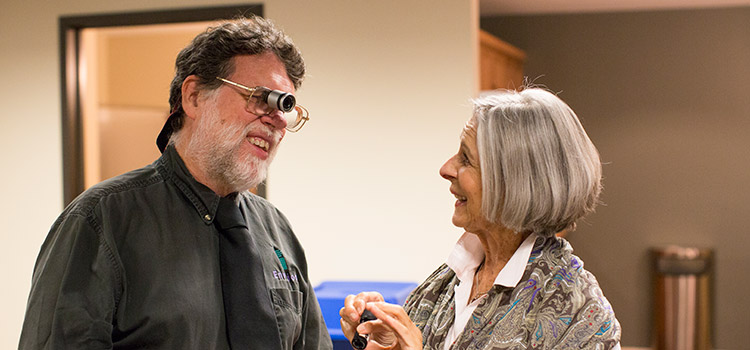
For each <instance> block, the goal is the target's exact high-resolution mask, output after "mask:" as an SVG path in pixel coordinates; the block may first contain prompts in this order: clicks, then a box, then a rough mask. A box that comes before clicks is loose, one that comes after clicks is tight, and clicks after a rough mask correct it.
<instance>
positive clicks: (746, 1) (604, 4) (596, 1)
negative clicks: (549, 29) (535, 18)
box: [479, 0, 750, 16]
mask: <svg viewBox="0 0 750 350" xmlns="http://www.w3.org/2000/svg"><path fill="white" fill-rule="evenodd" d="M734 6H750V0H627V1H613V0H479V12H480V15H481V16H499V15H526V14H543V13H577V12H615V11H650V10H675V9H694V8H713V7H734Z"/></svg>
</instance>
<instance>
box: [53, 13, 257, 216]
mask: <svg viewBox="0 0 750 350" xmlns="http://www.w3.org/2000/svg"><path fill="white" fill-rule="evenodd" d="M243 15H256V16H263V5H262V4H251V5H242V6H239V5H233V6H219V7H216V6H213V7H202V8H187V9H185V8H183V9H170V10H156V11H143V12H123V13H109V14H92V15H76V16H61V17H60V18H59V21H58V23H59V40H60V77H61V82H60V83H61V84H60V91H61V100H60V101H61V111H62V153H63V154H62V156H63V201H64V203H63V205H65V206H67V205H68V204H69V203H70V202H71V201H73V199H75V197H76V196H78V195H79V194H81V192H83V191H84V189H85V188H84V187H85V186H84V176H83V174H84V172H83V169H84V164H83V128H82V125H83V123H82V120H81V95H80V87H81V84H80V81H79V79H78V78H79V71H78V68H79V60H80V56H79V52H80V45H81V42H80V33H81V30H83V29H85V28H103V27H116V26H134V25H149V24H167V23H183V22H204V21H216V20H222V19H233V18H236V17H238V16H243ZM154 140H156V135H154ZM154 147H155V146H154ZM257 192H258V194H259V195H261V196H263V197H265V195H266V188H265V182H263V183H262V184H261V185H259V186H258V191H257Z"/></svg>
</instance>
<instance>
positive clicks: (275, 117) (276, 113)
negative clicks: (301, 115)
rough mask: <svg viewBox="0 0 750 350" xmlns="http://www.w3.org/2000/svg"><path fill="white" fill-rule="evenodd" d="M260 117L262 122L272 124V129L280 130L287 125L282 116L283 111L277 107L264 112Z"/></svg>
mask: <svg viewBox="0 0 750 350" xmlns="http://www.w3.org/2000/svg"><path fill="white" fill-rule="evenodd" d="M260 118H261V121H263V123H264V124H266V125H269V126H272V127H273V128H274V129H279V130H281V129H284V128H286V125H287V121H286V118H284V112H282V111H280V110H278V109H274V110H272V111H271V112H269V113H266V114H264V115H263V116H261V117H260Z"/></svg>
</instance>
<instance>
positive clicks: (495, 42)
mask: <svg viewBox="0 0 750 350" xmlns="http://www.w3.org/2000/svg"><path fill="white" fill-rule="evenodd" d="M525 60H526V53H525V52H523V51H522V50H521V49H519V48H517V47H515V46H513V45H511V44H509V43H506V42H505V41H502V40H500V39H498V38H497V37H495V36H494V35H492V34H490V33H487V32H485V31H483V30H479V90H480V91H486V90H495V89H518V88H519V87H521V85H522V84H523V63H524V61H525Z"/></svg>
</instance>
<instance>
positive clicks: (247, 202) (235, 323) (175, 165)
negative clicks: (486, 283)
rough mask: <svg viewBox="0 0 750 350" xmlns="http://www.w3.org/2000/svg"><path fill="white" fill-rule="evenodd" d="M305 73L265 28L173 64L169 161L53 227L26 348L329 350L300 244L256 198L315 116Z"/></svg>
mask: <svg viewBox="0 0 750 350" xmlns="http://www.w3.org/2000/svg"><path fill="white" fill-rule="evenodd" d="M304 73H305V65H304V62H303V60H302V56H301V55H300V52H299V50H298V49H297V48H296V47H295V46H294V44H293V43H292V41H291V40H290V39H289V37H287V36H286V35H285V34H284V33H283V32H281V31H280V30H279V29H277V28H276V27H275V26H274V25H273V24H272V23H271V22H270V21H267V20H264V19H262V18H252V19H249V20H246V19H245V20H238V21H235V22H227V23H223V24H220V25H218V26H217V27H213V28H209V29H208V30H207V31H206V32H204V33H202V34H200V35H198V36H197V37H196V38H195V39H193V41H192V42H191V43H190V44H189V45H188V46H187V47H186V48H185V49H183V50H182V51H181V52H180V54H179V55H178V57H177V60H176V74H175V77H174V79H173V81H172V85H171V90H170V99H169V100H170V101H169V102H170V107H171V110H172V113H171V115H170V116H169V118H168V120H167V122H166V124H165V125H164V128H163V130H162V131H161V133H160V134H159V137H158V138H157V145H158V146H159V149H160V150H161V151H162V156H161V157H160V158H159V159H158V160H156V161H155V162H154V163H153V164H151V165H149V166H146V167H144V168H142V169H138V170H135V171H132V172H129V173H126V174H123V175H120V176H118V177H115V178H112V179H109V180H107V181H104V182H102V183H100V184H98V185H96V186H94V187H92V188H90V189H89V190H87V191H86V192H84V193H83V194H82V195H80V196H79V197H78V198H76V199H75V200H74V201H73V202H72V203H71V204H70V205H69V206H68V207H67V208H66V209H65V211H64V212H63V213H62V214H61V215H60V217H59V218H58V219H57V221H56V222H55V223H54V225H53V226H52V229H51V231H50V233H49V235H48V237H47V239H46V241H45V242H44V244H43V246H42V249H41V253H40V254H39V257H38V259H37V262H36V266H35V269H34V276H33V281H32V287H31V293H30V296H29V301H28V306H27V311H26V318H25V320H24V325H23V331H22V334H21V341H20V345H19V348H21V349H42V348H43V349H60V348H74V349H84V348H85V349H94V348H95V349H112V348H113V349H126V348H127V349H135V348H138V349H140V348H149V349H201V350H202V349H230V348H231V349H326V348H331V340H330V338H329V336H328V332H327V330H326V327H325V324H324V322H323V317H322V316H321V312H320V307H319V305H318V302H317V300H316V298H315V295H314V293H313V289H312V286H310V284H309V280H308V276H307V264H306V261H305V255H304V251H303V250H302V247H301V246H300V244H299V242H298V240H297V238H296V237H295V235H294V233H293V232H292V229H291V227H290V225H289V223H288V222H287V220H286V218H285V217H284V216H283V215H282V214H281V213H280V212H279V211H278V210H277V209H276V208H275V207H273V206H272V205H271V204H270V203H268V202H267V201H265V200H264V199H263V198H260V197H258V196H256V195H253V194H252V193H250V192H249V191H248V189H249V188H252V187H254V186H256V185H258V184H259V183H260V182H261V181H262V180H263V179H264V178H265V176H266V170H267V168H268V165H269V163H270V162H271V160H272V159H273V156H274V154H275V153H276V150H277V149H278V146H279V142H280V141H281V139H282V138H283V137H284V135H285V132H286V130H287V129H288V130H291V131H297V130H299V128H300V127H301V126H302V124H303V123H304V122H305V121H306V120H307V111H306V110H305V109H304V108H303V107H302V106H299V105H296V101H295V100H294V97H293V95H292V94H293V93H294V92H295V91H296V89H297V88H299V86H300V84H301V82H302V79H303V77H304ZM285 112H288V113H285Z"/></svg>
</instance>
